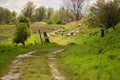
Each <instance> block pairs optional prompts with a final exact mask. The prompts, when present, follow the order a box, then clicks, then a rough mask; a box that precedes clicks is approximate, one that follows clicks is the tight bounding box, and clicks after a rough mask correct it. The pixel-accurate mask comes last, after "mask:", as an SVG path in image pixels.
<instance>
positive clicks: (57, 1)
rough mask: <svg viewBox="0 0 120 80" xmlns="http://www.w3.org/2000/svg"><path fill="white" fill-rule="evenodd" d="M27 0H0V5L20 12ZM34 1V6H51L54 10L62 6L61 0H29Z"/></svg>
mask: <svg viewBox="0 0 120 80" xmlns="http://www.w3.org/2000/svg"><path fill="white" fill-rule="evenodd" d="M28 1H29V0H0V7H4V8H7V9H9V10H11V11H16V12H17V13H18V14H20V12H21V9H22V8H23V7H24V6H25V4H26V3H27V2H28ZM30 1H33V2H34V5H36V7H39V6H45V7H52V8H54V9H55V10H57V9H59V8H60V7H61V6H62V0H30Z"/></svg>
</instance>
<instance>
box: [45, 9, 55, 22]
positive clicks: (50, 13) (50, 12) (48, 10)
mask: <svg viewBox="0 0 120 80" xmlns="http://www.w3.org/2000/svg"><path fill="white" fill-rule="evenodd" d="M53 12H54V10H53V8H48V9H47V15H46V17H47V20H49V19H50V16H51V15H52V13H53Z"/></svg>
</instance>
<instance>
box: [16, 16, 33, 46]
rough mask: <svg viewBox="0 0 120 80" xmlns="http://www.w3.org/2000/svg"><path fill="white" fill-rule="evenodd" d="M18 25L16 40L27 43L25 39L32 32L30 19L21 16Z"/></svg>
mask: <svg viewBox="0 0 120 80" xmlns="http://www.w3.org/2000/svg"><path fill="white" fill-rule="evenodd" d="M16 27H17V31H16V34H15V38H14V42H15V43H22V44H23V45H25V41H26V40H27V38H28V37H29V36H30V34H31V31H30V26H29V20H28V19H27V18H26V17H19V19H18V23H17V25H16Z"/></svg>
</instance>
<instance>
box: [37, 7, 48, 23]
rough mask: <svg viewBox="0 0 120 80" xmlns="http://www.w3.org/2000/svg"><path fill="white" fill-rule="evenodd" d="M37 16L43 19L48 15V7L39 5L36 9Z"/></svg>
mask: <svg viewBox="0 0 120 80" xmlns="http://www.w3.org/2000/svg"><path fill="white" fill-rule="evenodd" d="M35 17H36V20H37V21H42V20H44V19H45V17H46V8H45V7H39V8H37V9H36V13H35Z"/></svg>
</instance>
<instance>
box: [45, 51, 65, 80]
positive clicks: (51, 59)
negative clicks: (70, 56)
mask: <svg viewBox="0 0 120 80" xmlns="http://www.w3.org/2000/svg"><path fill="white" fill-rule="evenodd" d="M64 50H65V49H60V50H57V51H55V52H53V53H49V54H48V55H47V57H48V64H49V66H50V68H51V74H52V76H53V77H54V79H55V80H65V77H64V76H63V75H62V74H61V73H60V72H59V70H58V69H57V67H56V54H57V53H60V52H62V51H64Z"/></svg>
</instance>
